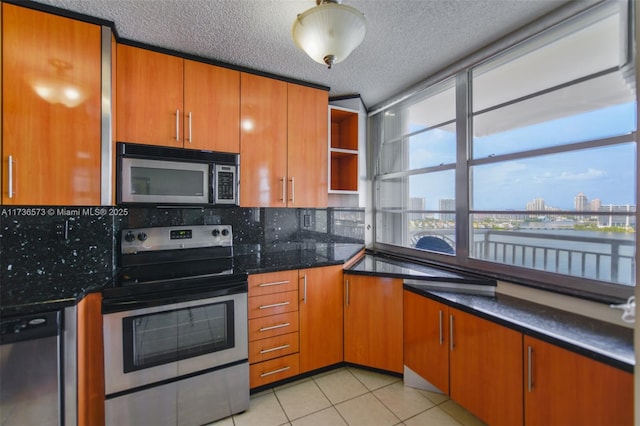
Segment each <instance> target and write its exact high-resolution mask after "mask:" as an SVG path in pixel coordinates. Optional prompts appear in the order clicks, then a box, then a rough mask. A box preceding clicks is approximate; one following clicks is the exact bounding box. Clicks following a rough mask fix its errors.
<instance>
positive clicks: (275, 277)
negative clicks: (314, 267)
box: [248, 269, 298, 297]
mask: <svg viewBox="0 0 640 426" xmlns="http://www.w3.org/2000/svg"><path fill="white" fill-rule="evenodd" d="M248 282H249V297H253V296H261V295H263V294H271V293H280V292H283V291H293V290H297V289H298V270H297V269H296V270H293V271H279V272H269V273H266V274H254V275H249V278H248Z"/></svg>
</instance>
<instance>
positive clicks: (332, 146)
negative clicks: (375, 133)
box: [329, 106, 359, 193]
mask: <svg viewBox="0 0 640 426" xmlns="http://www.w3.org/2000/svg"><path fill="white" fill-rule="evenodd" d="M358 122H359V116H358V112H357V111H353V110H349V109H346V108H341V107H335V106H330V107H329V123H330V136H329V192H347V193H356V192H358V143H359V141H358V135H359V129H358Z"/></svg>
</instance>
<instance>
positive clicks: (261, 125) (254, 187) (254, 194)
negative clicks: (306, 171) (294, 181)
mask: <svg viewBox="0 0 640 426" xmlns="http://www.w3.org/2000/svg"><path fill="white" fill-rule="evenodd" d="M240 81H241V83H240V129H241V130H240V162H241V167H240V205H241V206H242V207H286V205H287V203H286V190H287V188H286V187H287V185H286V184H287V83H285V82H283V81H279V80H274V79H270V78H266V77H262V76H257V75H253V74H248V73H242V74H241V77H240Z"/></svg>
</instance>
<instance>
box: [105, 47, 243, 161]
mask: <svg viewBox="0 0 640 426" xmlns="http://www.w3.org/2000/svg"><path fill="white" fill-rule="evenodd" d="M116 62H117V66H116V68H117V90H116V93H117V94H116V102H117V105H118V109H117V113H116V117H117V119H116V134H117V140H118V141H123V142H135V143H144V144H151V145H165V146H173V147H180V148H190V149H205V150H209V151H222V152H233V153H237V152H240V145H239V144H240V73H239V72H238V71H235V70H231V69H226V68H222V67H217V66H214V65H209V64H206V63H203V62H197V61H191V60H186V59H182V58H179V57H177V56H172V55H167V54H164V53H159V52H154V51H151V50H146V49H141V48H138V47H133V46H127V45H118V48H117V61H116Z"/></svg>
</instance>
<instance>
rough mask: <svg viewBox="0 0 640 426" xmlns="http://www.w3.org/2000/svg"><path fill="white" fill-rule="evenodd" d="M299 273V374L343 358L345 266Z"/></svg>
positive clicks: (311, 269)
mask: <svg viewBox="0 0 640 426" xmlns="http://www.w3.org/2000/svg"><path fill="white" fill-rule="evenodd" d="M298 274H299V285H300V288H299V291H298V294H299V298H300V300H299V303H298V307H299V314H300V373H305V372H307V371H312V370H316V369H318V368H322V367H326V366H329V365H333V364H337V363H339V362H342V360H343V333H342V327H343V326H342V324H343V294H344V291H343V287H342V265H336V266H325V267H320V268H310V269H301V270H300V271H298Z"/></svg>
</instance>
